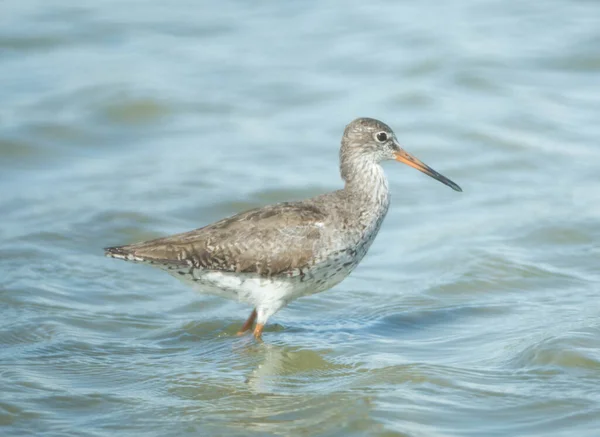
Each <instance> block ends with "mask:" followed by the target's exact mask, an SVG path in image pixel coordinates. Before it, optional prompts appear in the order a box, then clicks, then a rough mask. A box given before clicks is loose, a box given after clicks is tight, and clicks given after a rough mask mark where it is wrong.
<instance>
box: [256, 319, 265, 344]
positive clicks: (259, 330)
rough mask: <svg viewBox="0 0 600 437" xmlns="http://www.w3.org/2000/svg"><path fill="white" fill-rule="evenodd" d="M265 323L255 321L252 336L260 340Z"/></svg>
mask: <svg viewBox="0 0 600 437" xmlns="http://www.w3.org/2000/svg"><path fill="white" fill-rule="evenodd" d="M264 327H265V325H264V324H262V323H257V324H256V328H254V338H255V339H257V340H262V332H263V329H264Z"/></svg>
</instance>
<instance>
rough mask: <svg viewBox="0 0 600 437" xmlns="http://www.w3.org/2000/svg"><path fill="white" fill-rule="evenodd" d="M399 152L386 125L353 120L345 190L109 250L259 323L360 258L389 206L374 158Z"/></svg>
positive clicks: (345, 142)
mask: <svg viewBox="0 0 600 437" xmlns="http://www.w3.org/2000/svg"><path fill="white" fill-rule="evenodd" d="M378 138H381V139H378ZM397 150H399V149H398V145H397V140H396V139H395V136H394V133H393V132H392V130H391V129H390V128H389V127H388V126H387V125H385V124H384V123H381V122H380V121H377V120H373V119H368V118H363V119H357V120H355V121H353V122H352V123H350V124H349V125H348V126H347V127H346V130H345V131H344V135H343V137H342V147H341V149H340V171H341V175H342V178H343V179H344V181H345V186H344V189H342V190H338V191H334V192H332V193H328V194H323V195H321V196H317V197H313V198H311V199H306V200H303V201H299V202H285V203H279V204H276V205H270V206H265V207H262V208H257V209H253V210H250V211H246V212H242V213H240V214H237V215H234V216H232V217H229V218H225V219H223V220H220V221H218V222H216V223H213V224H211V225H208V226H205V227H203V228H200V229H196V230H194V231H191V232H186V233H183V234H177V235H173V236H169V237H165V238H158V239H156V240H151V241H146V242H142V243H137V244H131V245H127V246H119V247H111V248H108V249H106V254H107V255H108V256H112V257H115V258H119V259H124V260H127V261H133V262H143V263H149V264H152V265H154V266H155V267H159V268H161V269H163V270H166V271H167V272H169V273H171V274H172V275H174V276H176V277H178V278H179V279H181V280H183V281H185V282H188V283H191V284H192V285H193V286H194V287H195V288H197V289H198V290H200V291H202V292H205V293H210V294H215V295H219V296H223V297H226V298H231V299H236V300H239V301H243V302H248V303H249V304H251V305H253V306H254V307H255V308H256V314H257V318H256V321H257V323H258V324H264V323H266V321H267V319H268V318H269V317H270V316H271V315H273V314H275V313H276V312H277V311H279V309H281V308H283V307H284V306H285V305H287V304H288V303H289V302H291V301H292V300H294V299H296V298H298V297H301V296H305V295H308V294H312V293H318V292H320V291H324V290H327V289H328V288H331V287H333V286H334V285H336V284H337V283H339V282H340V281H342V280H343V279H344V278H345V277H346V276H348V275H349V274H350V272H351V271H352V270H353V269H354V268H355V267H356V266H357V265H358V263H359V262H360V261H361V260H362V258H363V257H364V255H365V254H366V253H367V251H368V249H369V247H370V246H371V243H372V242H373V240H374V239H375V237H376V235H377V233H378V232H379V228H380V227H381V224H382V222H383V219H384V218H385V216H386V214H387V211H388V208H389V204H390V198H389V190H388V184H387V180H386V178H385V175H384V173H383V168H382V167H381V166H380V165H379V163H380V162H381V161H384V160H391V159H395V153H396V151H397ZM261 329H262V328H261ZM255 335H257V334H256V332H255ZM258 335H260V330H259V331H258Z"/></svg>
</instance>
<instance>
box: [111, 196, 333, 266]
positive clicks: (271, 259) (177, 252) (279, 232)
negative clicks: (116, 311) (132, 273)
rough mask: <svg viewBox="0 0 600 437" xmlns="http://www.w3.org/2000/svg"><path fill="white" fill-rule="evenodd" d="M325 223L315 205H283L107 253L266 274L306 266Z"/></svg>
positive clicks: (259, 209)
mask: <svg viewBox="0 0 600 437" xmlns="http://www.w3.org/2000/svg"><path fill="white" fill-rule="evenodd" d="M325 219H326V214H324V213H323V212H322V211H321V210H320V209H319V208H318V207H316V206H314V205H310V204H306V203H302V202H288V203H280V204H277V205H272V206H267V207H263V208H258V209H253V210H250V211H246V212H243V213H241V214H238V215H235V216H233V217H229V218H226V219H223V220H220V221H218V222H216V223H213V224H211V225H208V226H205V227H204V228H200V229H196V230H194V231H190V232H186V233H183V234H177V235H173V236H170V237H165V238H159V239H156V240H151V241H146V242H143V243H137V244H132V245H128V246H119V247H112V248H107V249H106V251H107V255H109V256H116V257H118V258H123V259H133V260H142V261H147V262H152V263H156V264H173V265H178V264H179V265H189V264H190V263H191V264H192V265H193V266H194V267H197V268H203V269H207V270H219V271H227V272H247V273H258V274H260V275H263V276H272V275H277V274H279V273H283V272H286V271H289V270H291V269H295V268H303V267H306V266H308V265H310V264H311V260H312V259H313V255H314V249H315V246H316V245H317V244H318V242H319V241H320V239H321V237H322V235H321V226H322V223H323V221H324V220H325Z"/></svg>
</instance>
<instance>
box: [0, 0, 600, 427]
mask: <svg viewBox="0 0 600 437" xmlns="http://www.w3.org/2000/svg"><path fill="white" fill-rule="evenodd" d="M0 24H1V25H0V85H1V88H0V102H1V104H0V217H1V219H0V223H1V226H0V435H2V436H3V437H4V436H7V437H8V436H24V435H36V436H99V437H100V436H114V435H119V436H140V435H144V436H182V435H199V436H200V435H202V436H205V435H218V436H299V435H304V436H313V435H315V436H316V435H326V436H344V437H345V436H388V437H389V436H414V437H420V436H427V437H429V436H436V437H437V436H574V435H576V436H580V437H582V436H584V437H596V436H598V435H600V431H598V430H599V429H600V272H599V266H600V245H599V243H598V242H599V240H600V144H599V142H600V123H599V122H598V121H599V120H600V92H599V90H600V51H599V47H600V4H599V3H598V2H594V1H583V0H581V1H572V0H554V1H547V2H519V1H516V0H511V1H500V0H486V1H466V0H463V1H455V2H446V3H444V4H441V3H439V2H438V3H434V2H416V1H415V2H393V1H375V2H369V3H367V2H342V1H334V0H332V1H325V2H316V1H309V2H270V3H267V2H262V3H256V2H239V1H223V2H219V3H215V2H197V1H191V0H189V1H179V2H172V3H168V2H160V1H156V0H146V1H133V0H126V1H101V2H75V1H70V2H68V1H47V0H46V1H41V0H40V1H16V0H14V1H13V0H9V1H6V0H5V1H3V2H2V3H0ZM358 116H369V117H376V118H380V119H382V120H383V121H385V122H387V123H388V124H390V125H391V126H392V127H393V128H394V129H395V130H396V133H397V135H398V137H399V139H400V141H401V142H402V143H403V144H404V146H405V147H406V149H407V150H408V151H410V152H412V153H414V154H415V155H416V156H418V157H419V158H421V159H422V160H423V161H425V162H426V163H428V164H430V165H431V166H432V167H434V168H435V169H437V170H438V171H440V172H441V173H443V174H445V175H447V176H448V177H450V178H452V179H453V180H455V181H456V182H457V183H459V184H460V185H461V186H462V187H463V189H464V192H463V193H455V192H453V191H452V190H450V189H449V188H447V187H445V186H443V185H441V184H439V183H437V182H435V181H433V180H431V179H429V178H426V177H425V176H423V175H422V174H420V173H418V172H416V171H414V170H412V169H409V168H408V167H406V166H400V165H397V164H395V163H390V164H389V165H386V170H387V174H388V176H389V179H390V186H391V188H392V196H393V197H392V206H391V208H390V212H389V214H388V217H387V219H386V221H385V222H384V225H383V228H382V230H381V232H380V235H379V237H378V239H377V240H376V241H375V243H374V245H373V247H372V248H371V251H370V253H369V254H368V255H367V257H366V258H365V260H364V261H363V263H362V264H361V265H360V266H359V268H358V269H357V270H356V271H355V272H354V273H353V274H352V275H351V276H350V277H349V278H348V279H347V280H345V281H344V282H342V283H341V284H340V285H338V286H337V287H335V288H334V289H333V290H330V291H328V292H325V293H322V294H319V295H316V296H313V297H310V298H305V299H301V300H298V301H296V302H294V303H293V304H292V305H290V306H289V307H288V308H286V309H284V310H283V311H281V312H280V313H278V314H277V315H276V317H274V318H273V319H272V321H273V323H272V324H271V325H270V326H269V327H268V328H267V329H266V332H265V334H264V339H265V343H264V344H256V343H255V342H253V341H252V340H251V338H249V337H244V338H238V337H236V336H235V332H236V330H237V329H238V327H239V326H240V325H241V323H243V321H244V320H245V318H246V317H247V316H248V314H249V311H250V308H247V307H245V306H243V305H240V304H237V303H234V302H228V301H223V300H220V299H218V298H214V297H207V296H204V295H200V294H198V293H195V292H194V291H193V290H191V289H188V288H186V287H184V286H183V285H182V284H181V283H179V282H177V281H176V280H174V279H173V278H171V277H169V276H168V275H166V274H164V273H163V272H160V271H155V270H152V269H150V268H148V267H145V266H140V265H131V264H128V263H123V262H118V261H115V260H112V259H106V258H104V257H103V253H102V247H104V246H107V245H115V244H123V243H129V242H134V241H139V240H143V239H148V238H151V237H156V236H161V235H167V234H171V233H176V232H182V231H186V230H190V229H193V228H196V227H200V226H202V225H205V224H208V223H210V222H212V221H214V220H216V219H218V218H221V217H223V216H226V215H230V214H233V213H235V212H238V211H241V210H244V209H247V208H250V207H254V206H259V205H264V204H268V203H273V202H277V201H282V200H291V199H301V198H303V197H307V196H311V195H314V194H317V193H321V192H325V191H329V190H333V189H337V188H339V187H340V185H341V181H340V178H339V175H338V171H337V153H338V145H339V140H340V137H341V133H342V131H343V128H344V126H345V125H346V124H347V123H348V122H349V121H351V120H352V119H353V118H355V117H358Z"/></svg>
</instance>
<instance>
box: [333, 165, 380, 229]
mask: <svg viewBox="0 0 600 437" xmlns="http://www.w3.org/2000/svg"><path fill="white" fill-rule="evenodd" d="M357 158H358V159H346V160H344V161H342V166H341V173H342V178H343V179H344V181H345V182H346V186H345V188H344V193H345V195H346V199H347V204H348V207H349V208H351V210H352V213H355V214H357V216H358V220H359V221H360V222H361V223H362V224H363V226H366V227H369V228H371V227H373V226H374V227H376V229H375V231H377V230H379V226H380V225H381V221H382V220H383V218H384V217H385V215H386V213H387V211H388V207H389V205H390V193H389V188H388V182H387V178H386V177H385V174H384V172H383V168H382V167H381V165H379V163H377V162H375V161H372V160H368V159H364V157H357Z"/></svg>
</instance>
